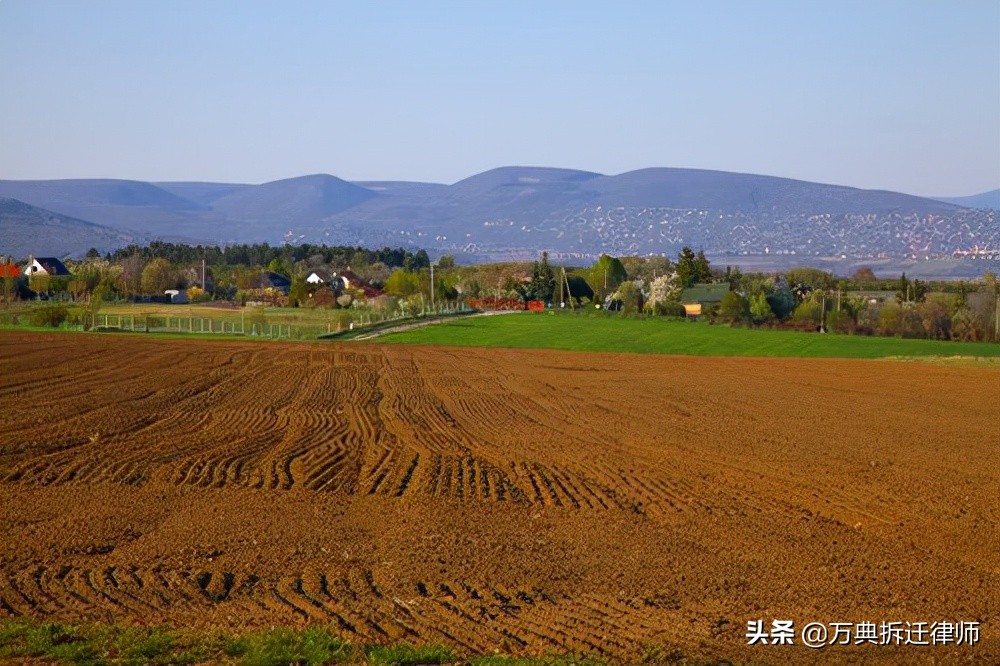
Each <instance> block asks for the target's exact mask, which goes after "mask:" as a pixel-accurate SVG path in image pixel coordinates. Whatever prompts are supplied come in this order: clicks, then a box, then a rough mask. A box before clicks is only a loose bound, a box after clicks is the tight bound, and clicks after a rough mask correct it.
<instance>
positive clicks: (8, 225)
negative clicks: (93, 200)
mask: <svg viewBox="0 0 1000 666" xmlns="http://www.w3.org/2000/svg"><path fill="white" fill-rule="evenodd" d="M150 240H151V237H149V236H145V235H143V234H137V233H131V232H126V231H120V230H118V229H112V228H111V227H105V226H101V225H99V224H93V223H92V222H86V221H84V220H78V219H75V218H72V217H68V216H66V215H60V214H58V213H53V212H52V211H49V210H45V209H43V208H38V207H36V206H31V205H29V204H26V203H24V202H23V201H18V200H17V199H6V198H2V197H0V255H11V256H13V257H14V258H16V259H21V258H24V257H26V256H28V255H29V254H36V255H40V256H54V257H65V256H76V255H80V254H83V253H85V252H86V251H87V250H88V249H89V248H92V247H95V248H97V249H98V250H100V251H101V252H107V251H109V250H114V249H116V248H119V247H123V246H126V245H130V244H132V243H147V242H149V241H150ZM81 248H82V249H81Z"/></svg>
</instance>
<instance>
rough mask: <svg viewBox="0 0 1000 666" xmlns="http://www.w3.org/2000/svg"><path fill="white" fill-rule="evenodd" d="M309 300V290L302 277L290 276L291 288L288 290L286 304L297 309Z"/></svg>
mask: <svg viewBox="0 0 1000 666" xmlns="http://www.w3.org/2000/svg"><path fill="white" fill-rule="evenodd" d="M308 299H309V289H308V285H307V284H306V279H305V278H304V277H303V276H302V275H293V276H292V286H291V287H289V288H288V304H289V305H291V306H292V307H293V308H297V307H299V306H300V305H302V304H303V303H305V302H306V301H307V300H308Z"/></svg>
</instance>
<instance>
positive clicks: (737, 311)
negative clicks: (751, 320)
mask: <svg viewBox="0 0 1000 666" xmlns="http://www.w3.org/2000/svg"><path fill="white" fill-rule="evenodd" d="M749 316H750V306H749V304H748V303H747V299H745V298H743V296H741V295H740V294H738V293H737V292H735V291H729V292H726V295H725V296H723V297H722V301H720V302H719V318H720V319H722V320H723V321H727V322H729V323H731V324H739V323H742V322H745V321H746V320H747V318H748V317H749Z"/></svg>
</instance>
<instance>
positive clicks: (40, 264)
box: [24, 257, 70, 277]
mask: <svg viewBox="0 0 1000 666" xmlns="http://www.w3.org/2000/svg"><path fill="white" fill-rule="evenodd" d="M24 274H25V275H27V276H28V277H31V276H34V275H39V276H41V275H53V276H64V275H69V274H70V273H69V269H68V268H66V265H65V264H64V263H63V262H61V261H59V259H57V258H55V257H28V265H27V266H25V267H24Z"/></svg>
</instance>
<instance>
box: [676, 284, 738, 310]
mask: <svg viewBox="0 0 1000 666" xmlns="http://www.w3.org/2000/svg"><path fill="white" fill-rule="evenodd" d="M728 293H729V284H728V283H726V282H721V283H709V282H699V283H697V284H695V285H692V286H690V287H688V288H687V289H685V290H684V291H682V292H681V305H683V306H684V312H685V314H687V316H688V317H700V316H701V315H702V314H703V313H704V312H705V310H706V309H708V308H709V307H714V306H717V305H718V304H719V303H720V302H721V301H722V297H723V296H725V295H726V294H728Z"/></svg>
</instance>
